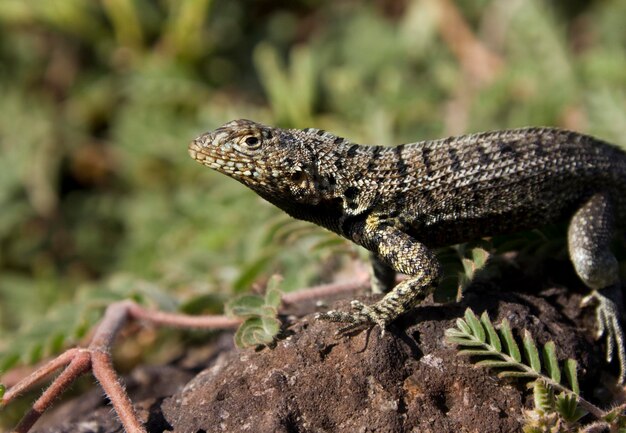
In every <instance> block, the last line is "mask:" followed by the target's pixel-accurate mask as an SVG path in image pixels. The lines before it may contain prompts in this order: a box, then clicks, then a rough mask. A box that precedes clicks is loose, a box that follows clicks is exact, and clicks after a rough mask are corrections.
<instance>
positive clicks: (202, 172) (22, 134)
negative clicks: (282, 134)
mask: <svg viewBox="0 0 626 433" xmlns="http://www.w3.org/2000/svg"><path fill="white" fill-rule="evenodd" d="M624 17H626V2H624V1H621V0H613V1H611V0H596V1H582V0H581V1H570V0H562V1H556V0H554V1H539V0H510V1H499V0H471V1H470V0H446V1H443V0H377V1H349V0H336V1H313V0H292V1H286V0H283V1H280V0H259V1H252V0H248V1H232V0H213V1H212V0H186V1H175V0H160V1H159V0H153V1H150V0H101V1H87V0H63V1H60V0H59V1H40V0H2V1H1V2H0V152H1V153H0V155H1V158H0V372H2V371H6V369H8V368H9V367H11V366H13V365H15V364H17V363H19V362H31V361H34V360H37V359H39V358H40V357H41V356H44V355H47V354H49V353H51V352H53V351H57V350H59V348H60V347H62V346H64V345H67V344H72V343H73V342H75V341H76V340H77V339H79V338H80V337H81V336H82V335H84V333H85V332H86V330H87V329H88V328H89V327H90V326H91V325H92V324H93V323H94V321H95V320H97V318H98V317H99V314H100V312H101V309H102V307H103V306H104V305H105V304H106V303H108V302H110V301H112V300H114V299H122V298H126V297H132V298H135V299H137V300H140V301H143V302H146V303H148V304H150V305H156V306H159V307H162V308H167V309H176V308H179V309H183V310H184V311H189V312H202V311H215V310H216V309H219V305H221V303H222V301H223V300H225V299H228V298H229V297H230V296H232V295H233V294H235V293H239V292H242V291H246V290H250V289H251V288H254V287H255V286H256V287H261V286H262V285H263V283H264V282H265V281H266V280H267V278H268V277H269V276H270V275H272V274H273V273H280V274H282V275H283V276H284V278H285V280H284V282H283V285H282V288H283V289H284V290H293V289H296V288H299V287H305V286H307V285H311V284H315V283H319V282H324V281H328V280H332V278H333V275H334V274H335V273H336V272H339V271H341V270H342V269H344V268H345V267H346V265H347V263H349V258H346V257H350V256H352V257H354V256H357V255H358V252H357V251H356V249H354V247H352V246H351V245H349V244H348V243H346V242H344V241H341V240H339V239H337V238H336V237H334V236H332V235H330V234H328V233H326V232H324V231H322V230H320V229H317V228H315V227H313V226H310V225H308V224H305V223H300V222H293V221H291V220H289V218H287V217H286V216H284V215H283V214H282V213H281V212H280V211H277V210H276V209H274V208H272V207H271V206H270V205H269V204H267V203H265V202H263V201H262V200H261V199H259V198H258V197H256V196H255V194H254V193H252V192H251V191H248V190H247V189H246V188H244V187H243V186H241V185H239V184H238V183H236V182H235V181H232V180H230V179H228V178H226V177H224V176H222V175H220V174H218V173H214V172H212V171H211V170H209V169H207V168H204V167H202V166H200V165H198V164H197V163H196V162H194V161H193V160H191V159H190V158H189V156H188V155H187V143H188V142H189V141H190V140H191V139H192V138H194V137H195V136H196V135H198V134H200V133H202V132H204V131H206V130H209V129H212V128H215V127H217V126H219V125H220V124H222V123H225V122H227V121H229V120H232V119H236V118H250V119H254V120H257V121H261V122H264V123H268V124H272V125H277V126H284V127H297V128H304V127H317V128H323V129H327V130H329V131H332V132H334V133H336V134H338V135H342V136H345V137H348V138H349V139H351V140H353V141H356V142H361V143H370V144H371V143H377V144H398V143H401V142H411V141H417V140H421V139H427V138H438V137H441V136H445V135H452V134H461V133H465V132H476V131H482V130H488V129H503V128H509V127H519V126H527V125H555V126H560V127H565V128H570V129H575V130H579V131H583V132H587V133H590V134H592V135H596V136H598V137H600V138H603V139H605V140H607V141H609V142H613V143H616V144H619V145H622V146H626V26H624ZM346 251H347V252H350V253H351V254H347V255H346V254H337V253H338V252H346Z"/></svg>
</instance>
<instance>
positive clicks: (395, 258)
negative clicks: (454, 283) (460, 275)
mask: <svg viewBox="0 0 626 433" xmlns="http://www.w3.org/2000/svg"><path fill="white" fill-rule="evenodd" d="M352 235H353V238H354V240H355V241H357V242H358V243H359V244H361V245H363V246H364V247H366V248H367V249H369V250H370V251H371V252H372V253H373V254H374V255H375V257H376V258H377V260H380V261H382V262H383V263H385V264H386V265H387V266H389V267H391V268H392V269H393V270H395V271H397V272H401V273H403V274H406V275H409V276H410V278H408V279H406V280H404V281H402V282H401V283H399V284H398V285H396V286H395V287H394V288H393V290H391V292H389V293H387V294H386V295H385V297H384V298H382V299H381V300H380V301H378V302H376V303H375V304H373V305H365V304H363V303H361V302H359V301H352V309H353V311H351V312H345V311H329V312H327V313H322V314H318V316H317V318H318V319H321V320H328V321H331V322H344V323H348V324H349V325H348V326H346V327H345V328H342V329H341V330H340V331H339V332H344V331H347V330H350V329H354V328H357V327H360V326H364V325H378V326H380V328H381V329H382V330H383V331H384V329H385V327H386V326H387V325H388V324H389V323H391V322H392V321H393V320H394V319H396V318H397V317H398V316H400V315H401V314H403V313H405V312H407V311H409V310H410V309H411V308H413V307H414V306H415V305H417V304H419V303H420V302H421V301H422V300H424V298H425V297H426V296H428V295H429V294H430V293H432V291H433V290H434V289H435V287H436V286H437V284H438V283H439V279H440V277H441V266H440V264H439V261H438V260H437V258H436V257H435V255H434V253H433V252H432V251H431V250H430V249H428V248H427V247H426V246H425V245H423V244H421V243H420V242H418V241H417V240H416V239H414V238H412V237H411V236H409V235H408V234H406V233H404V232H403V231H401V230H400V229H398V228H396V227H394V226H393V225H392V224H391V223H390V222H388V221H379V220H378V219H377V218H375V217H370V218H368V221H367V222H366V224H365V226H364V227H363V228H362V229H360V230H358V231H356V232H355V233H353V234H352ZM374 269H375V268H374Z"/></svg>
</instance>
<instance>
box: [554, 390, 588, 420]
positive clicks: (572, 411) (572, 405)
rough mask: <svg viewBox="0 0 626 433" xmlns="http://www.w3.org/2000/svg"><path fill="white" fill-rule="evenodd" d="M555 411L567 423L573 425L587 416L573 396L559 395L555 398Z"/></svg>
mask: <svg viewBox="0 0 626 433" xmlns="http://www.w3.org/2000/svg"><path fill="white" fill-rule="evenodd" d="M555 409H556V411H557V412H558V413H559V415H561V416H562V417H563V419H564V420H565V421H567V422H569V423H575V422H577V421H578V420H579V419H581V418H582V417H583V416H585V415H587V412H586V411H585V410H584V409H582V408H581V407H580V406H579V405H578V400H577V399H576V396H575V395H573V394H566V393H561V394H559V396H558V397H557V398H556V405H555Z"/></svg>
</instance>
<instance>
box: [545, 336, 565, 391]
mask: <svg viewBox="0 0 626 433" xmlns="http://www.w3.org/2000/svg"><path fill="white" fill-rule="evenodd" d="M543 362H544V364H545V366H546V370H547V372H548V374H549V375H550V378H552V380H553V381H555V382H556V383H561V370H560V369H559V361H558V359H557V357H556V347H555V345H554V341H548V342H547V343H546V344H545V346H543Z"/></svg>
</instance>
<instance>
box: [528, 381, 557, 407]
mask: <svg viewBox="0 0 626 433" xmlns="http://www.w3.org/2000/svg"><path fill="white" fill-rule="evenodd" d="M533 400H534V402H535V409H540V410H542V411H544V412H548V411H550V410H552V406H553V402H554V394H553V392H552V389H551V388H549V387H548V386H547V385H546V383H545V382H544V381H543V380H541V379H537V380H535V381H534V382H533Z"/></svg>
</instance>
